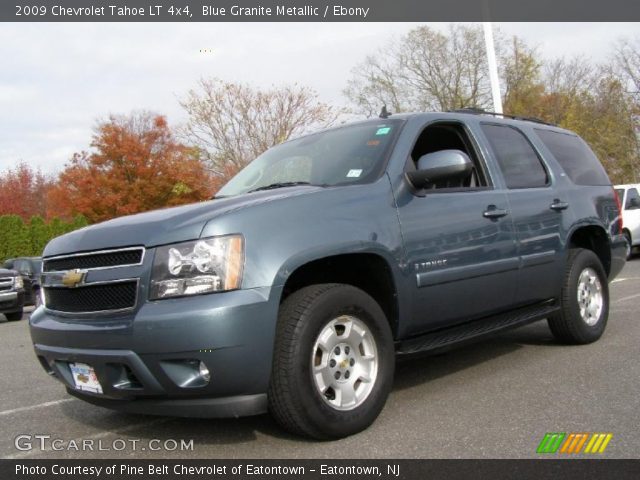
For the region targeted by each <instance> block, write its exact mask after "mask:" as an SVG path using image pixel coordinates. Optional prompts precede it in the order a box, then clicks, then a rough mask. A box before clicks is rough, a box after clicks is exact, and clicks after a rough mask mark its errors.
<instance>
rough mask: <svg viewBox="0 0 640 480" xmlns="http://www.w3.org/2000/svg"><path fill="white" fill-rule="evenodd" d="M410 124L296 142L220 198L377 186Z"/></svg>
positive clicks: (352, 128)
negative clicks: (292, 188)
mask: <svg viewBox="0 0 640 480" xmlns="http://www.w3.org/2000/svg"><path fill="white" fill-rule="evenodd" d="M403 123H404V122H403V121H402V120H399V119H386V120H378V121H369V122H364V123H359V124H355V125H349V126H345V127H340V128H335V129H332V130H326V131H323V132H319V133H315V134H312V135H308V136H305V137H301V138H298V139H296V140H291V141H289V142H286V143H283V144H281V145H278V146H275V147H272V148H270V149H269V150H267V151H266V152H264V153H263V154H262V155H260V156H259V157H258V158H256V159H255V160H254V161H252V162H251V163H250V164H249V165H247V166H246V167H245V168H244V169H242V170H241V171H240V172H239V173H238V174H237V175H236V176H235V177H233V178H232V179H231V180H230V181H229V182H228V183H227V184H226V185H225V186H224V187H222V189H220V191H219V192H218V195H217V196H218V197H226V196H232V195H240V194H243V193H248V192H252V191H255V190H264V189H269V188H276V187H277V186H288V185H292V184H311V185H321V186H336V185H350V184H359V183H370V182H373V181H375V180H376V179H377V178H378V177H379V176H380V175H381V174H382V171H383V170H384V167H385V161H386V158H387V155H388V153H389V150H390V148H391V147H392V145H393V142H394V140H395V138H396V137H397V135H398V133H399V131H400V128H401V126H402V124H403Z"/></svg>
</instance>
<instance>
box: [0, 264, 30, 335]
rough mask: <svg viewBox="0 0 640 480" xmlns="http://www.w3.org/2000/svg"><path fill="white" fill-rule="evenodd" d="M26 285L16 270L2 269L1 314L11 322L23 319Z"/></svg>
mask: <svg viewBox="0 0 640 480" xmlns="http://www.w3.org/2000/svg"><path fill="white" fill-rule="evenodd" d="M24 296H25V295H24V285H23V280H22V277H21V276H20V274H19V273H18V272H16V271H15V270H7V269H4V268H0V313H1V314H4V316H5V317H7V320H9V321H10V322H16V321H18V320H20V319H21V318H22V310H23V307H24Z"/></svg>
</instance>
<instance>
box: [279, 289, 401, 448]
mask: <svg viewBox="0 0 640 480" xmlns="http://www.w3.org/2000/svg"><path fill="white" fill-rule="evenodd" d="M394 367H395V352H394V347H393V338H392V335H391V329H390V327H389V323H388V322H387V319H386V317H385V315H384V313H383V311H382V309H381V308H380V306H379V305H378V304H377V302H376V301H375V300H374V299H373V298H371V297H370V296H369V295H367V294H366V293H365V292H363V291H362V290H360V289H357V288H355V287H352V286H350V285H343V284H336V283H333V284H320V285H313V286H310V287H305V288H302V289H300V290H298V291H297V292H295V293H293V294H292V295H291V296H290V297H288V298H287V299H286V300H285V301H284V302H283V304H282V305H281V308H280V314H279V316H278V326H277V332H276V342H275V351H274V358H273V367H272V374H271V382H270V386H269V395H268V396H269V410H270V412H271V414H272V415H273V417H274V418H275V419H276V421H277V422H278V423H279V424H280V425H281V426H282V427H284V428H285V429H286V430H289V431H290V432H292V433H295V434H298V435H303V436H307V437H312V438H316V439H322V440H325V439H334V438H342V437H346V436H348V435H353V434H354V433H357V432H360V431H362V430H364V429H365V428H367V427H368V426H369V425H371V423H373V421H374V420H375V419H376V417H377V416H378V415H379V413H380V411H381V410H382V408H383V407H384V404H385V402H386V400H387V397H388V395H389V392H390V391H391V386H392V382H393V372H394Z"/></svg>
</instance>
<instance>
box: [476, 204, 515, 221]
mask: <svg viewBox="0 0 640 480" xmlns="http://www.w3.org/2000/svg"><path fill="white" fill-rule="evenodd" d="M507 215H509V211H508V210H504V209H502V208H497V207H496V206H495V205H489V206H488V207H487V209H486V210H485V211H484V213H483V214H482V216H483V217H484V218H490V219H494V218H500V217H505V216H507Z"/></svg>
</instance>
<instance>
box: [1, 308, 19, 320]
mask: <svg viewBox="0 0 640 480" xmlns="http://www.w3.org/2000/svg"><path fill="white" fill-rule="evenodd" d="M4 316H5V317H7V320H8V321H10V322H17V321H18V320H22V310H20V311H19V312H12V313H5V314H4Z"/></svg>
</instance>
